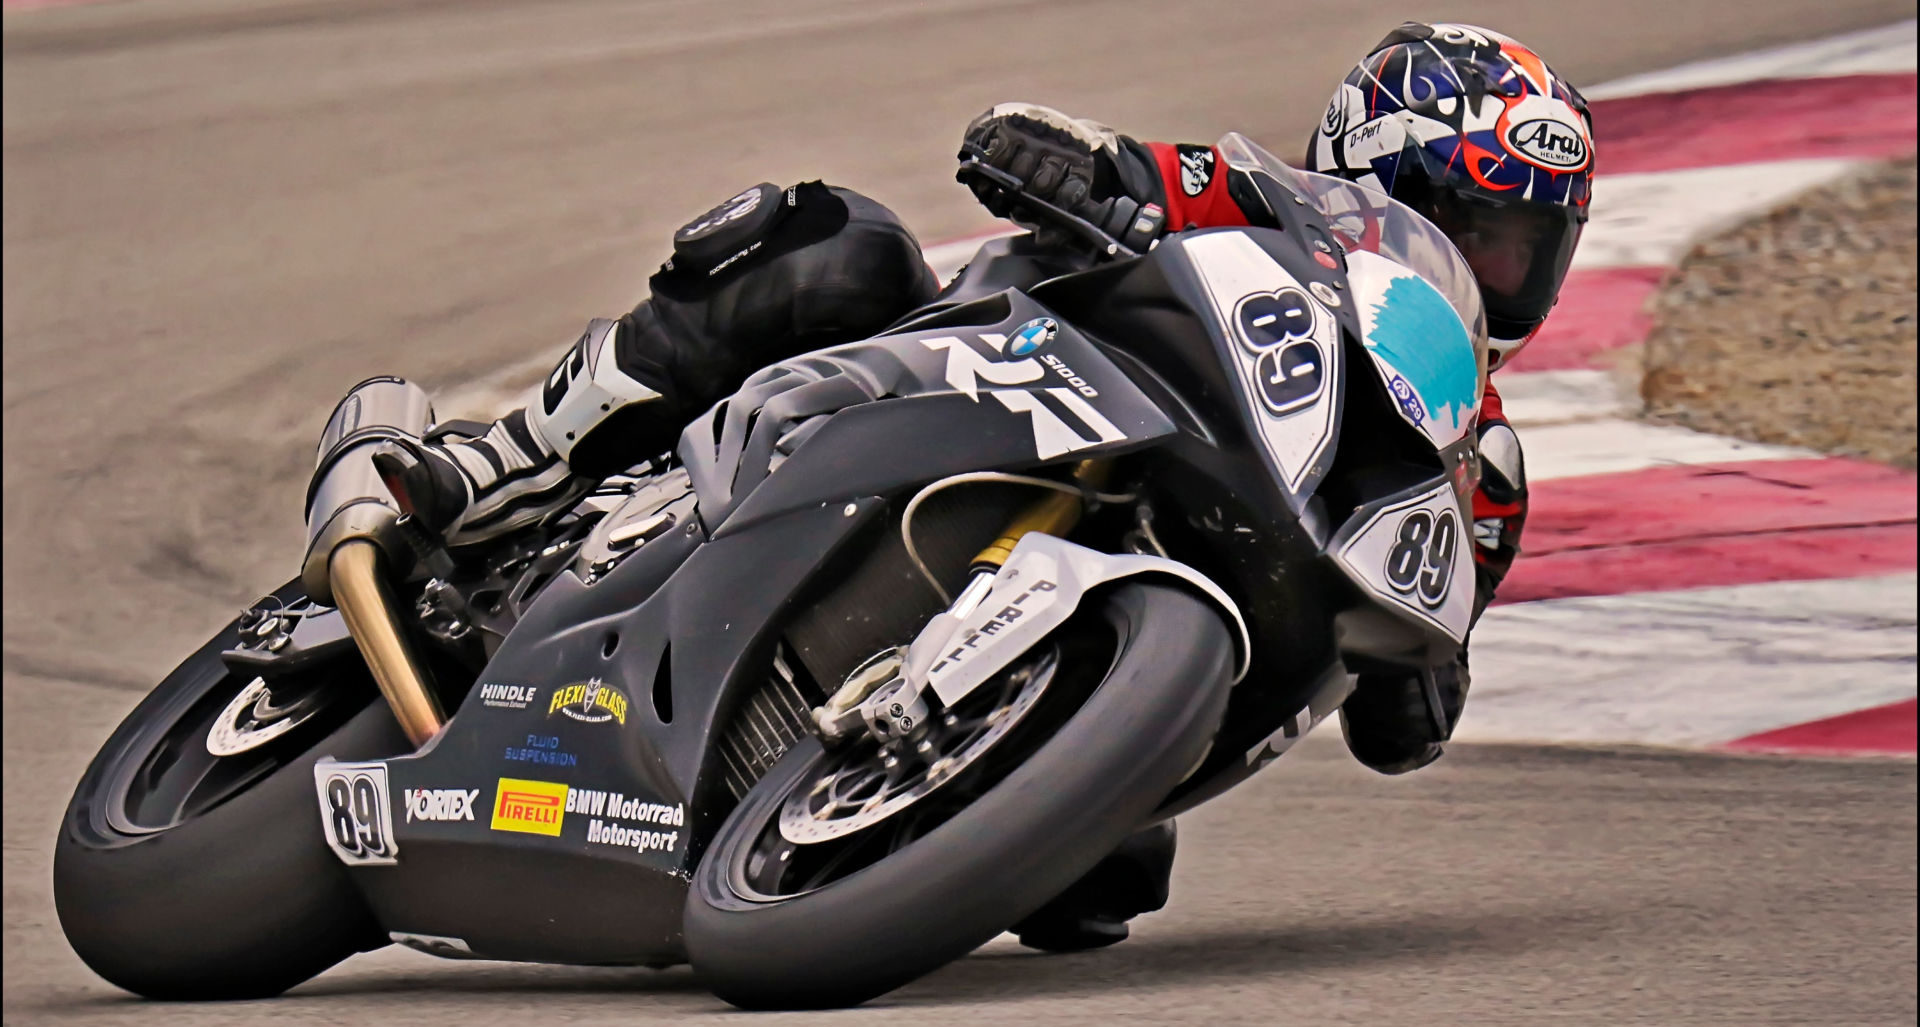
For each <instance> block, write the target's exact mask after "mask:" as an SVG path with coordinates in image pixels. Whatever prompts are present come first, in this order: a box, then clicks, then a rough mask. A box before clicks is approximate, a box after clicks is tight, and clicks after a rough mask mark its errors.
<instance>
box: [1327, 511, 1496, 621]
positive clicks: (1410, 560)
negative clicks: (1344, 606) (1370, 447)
mask: <svg viewBox="0 0 1920 1027" xmlns="http://www.w3.org/2000/svg"><path fill="white" fill-rule="evenodd" d="M1355 518H1356V522H1357V523H1356V524H1351V525H1349V526H1348V527H1346V528H1343V529H1342V530H1341V532H1340V534H1339V535H1337V536H1335V538H1334V541H1333V543H1332V545H1331V546H1330V547H1329V548H1330V549H1331V550H1332V552H1333V553H1334V556H1335V557H1336V559H1338V561H1339V564H1340V569H1341V570H1343V571H1345V572H1346V574H1347V576H1348V577H1350V578H1352V579H1353V580H1354V581H1355V582H1356V583H1358V584H1359V585H1360V587H1362V588H1364V589H1366V590H1367V591H1369V592H1372V593H1373V594H1374V595H1377V596H1379V597H1380V598H1382V599H1385V600H1387V601H1388V602H1389V603H1390V604H1391V605H1393V606H1396V607H1398V608H1399V609H1402V610H1405V611H1406V612H1408V613H1410V614H1412V615H1414V616H1415V617H1417V618H1419V619H1421V620H1424V621H1426V622H1427V623H1429V624H1432V625H1434V626H1436V627H1438V628H1440V629H1441V630H1443V631H1445V632H1446V633H1447V634H1448V635H1450V636H1451V637H1452V638H1453V639H1454V640H1455V641H1462V640H1465V638H1466V637H1467V627H1468V623H1469V621H1470V620H1471V619H1472V616H1473V590H1474V587H1475V585H1474V577H1473V552H1472V549H1473V547H1472V545H1471V544H1470V538H1469V533H1468V530H1467V529H1468V523H1467V520H1466V518H1465V517H1464V516H1463V515H1462V513H1461V509H1460V501H1459V500H1458V498H1456V496H1455V494H1454V490H1453V485H1452V484H1451V483H1450V482H1448V481H1444V480H1443V481H1439V482H1437V483H1435V484H1434V486H1433V487H1432V488H1430V489H1427V490H1426V491H1424V492H1421V493H1419V494H1417V495H1414V496H1412V497H1410V498H1406V499H1402V500H1399V501H1397V502H1391V503H1388V504H1386V505H1384V506H1382V507H1381V508H1380V509H1378V510H1375V511H1374V512H1373V513H1372V514H1371V515H1366V516H1364V518H1363V516H1362V515H1360V514H1356V515H1355Z"/></svg>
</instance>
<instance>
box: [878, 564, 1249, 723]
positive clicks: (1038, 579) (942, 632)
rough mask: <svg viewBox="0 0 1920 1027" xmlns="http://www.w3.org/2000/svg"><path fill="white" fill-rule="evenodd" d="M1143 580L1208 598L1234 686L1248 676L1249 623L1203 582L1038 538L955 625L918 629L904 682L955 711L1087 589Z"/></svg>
mask: <svg viewBox="0 0 1920 1027" xmlns="http://www.w3.org/2000/svg"><path fill="white" fill-rule="evenodd" d="M1142 574H1164V575H1169V576H1172V577H1175V578H1179V579H1180V580H1182V581H1185V582H1186V583H1188V584H1189V585H1192V586H1193V587H1194V588H1196V589H1198V590H1199V591H1200V592H1201V593H1202V594H1204V595H1205V596H1207V597H1208V598H1210V599H1212V600H1213V603H1214V605H1215V606H1216V607H1217V608H1218V609H1219V610H1220V612H1221V613H1222V614H1223V615H1225V616H1226V618H1227V619H1228V621H1229V622H1230V623H1231V624H1232V626H1233V631H1234V641H1235V644H1236V647H1237V649H1238V652H1237V653H1236V657H1237V659H1236V662H1235V664H1234V681H1236V682H1237V681H1239V680H1240V679H1241V678H1242V677H1244V676H1246V673H1247V666H1248V663H1249V661H1250V660H1251V658H1252V651H1253V646H1252V638H1251V636H1250V635H1248V633H1247V624H1246V620H1245V619H1244V618H1243V617H1241V615H1240V609H1239V607H1237V606H1235V605H1234V602H1233V600H1232V599H1231V598H1229V597H1228V596H1227V593H1226V591H1225V590H1223V589H1222V588H1221V587H1220V586H1219V585H1217V584H1215V583H1214V582H1213V581H1212V580H1211V579H1209V578H1208V577H1207V576H1206V575H1204V574H1201V573H1200V572H1199V571H1196V570H1194V569H1193V568H1191V567H1189V566H1187V565H1186V564H1183V563H1179V562H1177V561H1174V560H1168V559H1165V558H1163V557H1158V556H1140V555H1134V554H1116V553H1102V552H1100V551H1098V550H1095V549H1088V548H1086V547H1085V546H1079V545H1075V544H1074V543H1072V542H1068V541H1066V540H1065V539H1061V538H1057V537H1055V536H1052V535H1046V534H1042V533H1041V532H1037V531H1035V532H1028V533H1027V534H1026V536H1024V537H1023V538H1021V540H1020V542H1019V544H1018V545H1015V546H1014V547H1013V552H1012V553H1011V554H1010V555H1009V556H1008V557H1007V562H1006V564H1005V565H1003V566H1002V567H1001V568H1000V572H999V573H998V574H997V575H995V576H994V580H993V586H992V590H991V591H989V592H988V593H987V594H986V596H985V597H984V598H983V599H982V600H981V601H980V602H979V603H978V604H977V605H975V606H974V607H973V608H972V609H971V610H967V611H965V612H964V613H963V614H962V615H961V616H959V617H957V618H956V617H955V616H954V614H953V613H952V612H948V613H943V614H940V615H939V616H937V617H935V618H934V619H933V620H932V621H931V622H929V623H928V624H927V626H926V627H925V628H924V629H922V630H921V632H920V636H919V637H918V638H916V639H914V642H913V645H912V646H911V647H909V649H908V655H907V677H908V678H909V679H910V680H913V681H916V682H922V683H924V684H925V685H926V687H927V688H929V689H930V690H932V692H933V693H934V694H935V695H937V696H939V697H940V701H941V702H942V703H943V704H945V705H947V706H952V705H953V704H954V703H956V702H959V701H960V699H961V698H962V697H963V696H965V695H966V694H967V693H968V692H971V691H972V690H973V689H975V688H977V687H979V686H980V684H981V683H982V682H984V681H986V680H987V679H989V678H991V677H993V675H994V674H996V673H998V672H999V671H1000V670H1001V669H1002V668H1004V667H1005V666H1006V665H1007V664H1008V663H1010V662H1011V661H1012V660H1013V659H1014V658H1015V657H1017V656H1019V655H1020V654H1021V653H1024V652H1026V651H1027V650H1028V649H1031V648H1032V647H1033V646H1034V645H1035V644H1036V643H1038V642H1039V641H1040V640H1041V639H1042V638H1045V637H1046V636H1047V633H1048V632H1050V631H1052V630H1053V629H1054V628H1057V627H1059V626H1060V625H1061V624H1063V623H1065V622H1066V620H1067V618H1068V617H1069V616H1071V615H1072V614H1073V611H1074V610H1076V609H1078V608H1079V606H1080V603H1081V601H1082V600H1083V599H1085V597H1086V594H1087V592H1088V591H1089V590H1091V589H1093V588H1094V587H1095V586H1098V585H1100V584H1102V583H1104V582H1108V581H1115V580H1118V579H1120V578H1128V577H1135V576H1138V575H1142Z"/></svg>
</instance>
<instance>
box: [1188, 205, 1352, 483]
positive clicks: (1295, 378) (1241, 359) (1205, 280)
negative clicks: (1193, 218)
mask: <svg viewBox="0 0 1920 1027" xmlns="http://www.w3.org/2000/svg"><path fill="white" fill-rule="evenodd" d="M1185 245H1186V253H1187V255H1188V256H1189V257H1190V258H1191V259H1192V261H1193V267H1194V269H1195V270H1196V271H1198V272H1199V275H1200V280H1201V284H1202V285H1203V286H1204V287H1205V288H1206V291H1207V295H1208V297H1209V298H1210V299H1211V300H1212V301H1213V307H1214V311H1215V313H1216V314H1217V315H1218V317H1219V319H1220V324H1221V325H1222V326H1223V327H1224V330H1225V331H1226V332H1227V333H1228V334H1229V335H1230V336H1231V337H1232V338H1233V340H1234V342H1235V343H1236V345H1235V346H1234V347H1233V350H1234V353H1235V355H1236V356H1237V357H1238V359H1237V360H1235V361H1234V362H1233V364H1234V367H1235V368H1237V369H1238V371H1239V374H1240V381H1241V384H1242V385H1243V386H1245V388H1246V394H1247V396H1248V397H1250V398H1251V400H1252V406H1253V407H1254V408H1255V409H1254V414H1255V419H1256V421H1257V422H1258V424H1259V425H1260V432H1261V437H1262V441H1264V442H1265V444H1266V450H1267V455H1268V456H1270V457H1271V458H1272V459H1273V463H1274V468H1275V470H1276V472H1277V474H1278V477H1279V479H1280V481H1281V483H1282V484H1283V485H1284V486H1285V487H1286V488H1287V490H1288V491H1289V492H1294V493H1298V492H1300V491H1301V490H1302V488H1303V486H1305V485H1306V484H1307V483H1308V482H1309V481H1310V480H1311V479H1312V478H1313V477H1315V476H1316V473H1317V472H1320V471H1324V470H1325V469H1326V466H1327V464H1328V463H1330V462H1331V461H1332V459H1333V452H1332V447H1331V445H1330V443H1331V442H1332V440H1333V425H1334V416H1335V414H1336V413H1337V412H1338V410H1339V404H1338V402H1337V400H1336V398H1335V397H1337V396H1338V394H1339V390H1340V364H1341V347H1340V328H1339V325H1338V324H1337V323H1336V322H1335V321H1334V319H1333V312H1332V311H1330V310H1328V309H1327V308H1326V307H1325V306H1324V305H1322V304H1321V303H1320V301H1319V300H1317V299H1315V298H1313V296H1312V295H1311V294H1310V293H1309V291H1308V290H1307V288H1306V287H1304V286H1302V285H1301V284H1300V282H1299V281H1298V280H1297V279H1295V278H1294V277H1293V276H1292V275H1291V274H1289V273H1287V271H1286V269H1285V268H1282V267H1281V266H1280V264H1279V263H1278V262H1277V261H1275V260H1274V259H1273V258H1272V257H1270V256H1268V255H1267V254H1266V252H1265V251H1263V250H1261V249H1260V247H1259V245H1258V244H1256V243H1255V242H1254V241H1253V240H1252V239H1249V238H1248V237H1247V236H1245V235H1243V234H1241V233H1239V232H1223V233H1219V234H1213V235H1202V236H1197V237H1195V238H1193V239H1191V240H1189V241H1187V243H1186V244H1185Z"/></svg>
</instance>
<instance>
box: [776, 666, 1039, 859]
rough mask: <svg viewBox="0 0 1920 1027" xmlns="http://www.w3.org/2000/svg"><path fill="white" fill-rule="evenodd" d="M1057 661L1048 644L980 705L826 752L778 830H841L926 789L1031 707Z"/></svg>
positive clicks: (792, 834)
mask: <svg viewBox="0 0 1920 1027" xmlns="http://www.w3.org/2000/svg"><path fill="white" fill-rule="evenodd" d="M1059 662H1060V658H1059V654H1058V653H1057V652H1054V651H1049V652H1048V653H1047V654H1046V655H1045V656H1043V657H1041V658H1040V659H1039V660H1038V661H1037V662H1035V663H1033V664H1030V665H1027V666H1024V667H1021V668H1020V669H1018V670H1015V671H1013V672H1011V673H1009V674H1008V675H1007V676H1006V678H1005V679H1004V680H1005V683H1004V685H1003V687H1002V688H1001V689H1000V692H999V694H998V695H997V696H995V697H994V700H993V702H991V703H990V704H987V706H986V708H985V709H984V710H980V711H978V712H968V711H966V710H965V709H964V705H965V704H963V707H962V708H961V709H955V710H950V711H948V712H947V713H945V714H943V715H941V716H939V717H936V718H933V720H932V721H931V723H929V724H927V725H926V727H925V729H924V732H923V733H917V734H916V735H914V736H912V737H910V738H909V739H907V740H905V741H904V742H902V743H896V744H890V745H887V746H881V745H878V744H865V743H864V742H863V743H858V744H855V745H852V746H849V747H848V748H847V749H846V750H844V751H843V752H842V753H840V754H837V755H834V756H830V757H829V758H828V759H827V760H826V761H825V762H824V763H822V764H821V765H820V767H819V768H818V771H817V772H816V775H815V777H814V778H813V780H812V781H811V782H810V783H806V782H803V783H801V784H798V785H796V786H795V788H794V790H793V791H792V792H791V793H789V794H788V796H787V799H786V802H784V803H783V804H782V805H781V808H780V836H781V837H782V838H785V839H786V840H787V841H789V842H792V843H794V844H796V845H809V844H814V843H818V842H824V841H830V840H832V839H835V838H843V837H846V836H847V835H850V834H853V833H855V832H857V831H864V830H866V829H867V828H869V827H872V826H873V825H875V824H878V823H880V822H881V821H883V820H885V819H887V818H888V817H891V816H893V815H894V814H896V813H898V812H900V811H901V810H903V809H906V808H907V807H909V806H912V805H913V804H914V803H916V802H919V801H920V800H921V799H924V798H926V797H927V796H928V795H931V794H932V793H933V792H935V791H936V790H938V789H939V788H940V787H941V786H943V785H945V784H946V783H947V782H949V781H952V780H953V779H954V778H955V777H957V776H958V775H959V774H960V773H961V772H962V771H964V770H966V769H967V768H968V767H970V766H972V765H973V764H974V763H975V762H976V761H977V760H979V758H980V757H981V756H982V755H985V753H986V752H987V750H988V749H990V748H992V747H993V745H994V743H996V742H998V741H999V740H1000V739H1001V738H1002V737H1004V736H1005V735H1006V733H1007V732H1009V731H1011V730H1013V728H1014V726H1015V725H1017V724H1019V723H1020V722H1021V721H1022V720H1024V719H1025V718H1026V716H1027V714H1028V713H1030V712H1032V710H1033V707H1034V704H1035V703H1036V702H1037V701H1038V700H1039V698H1040V694H1041V693H1042V692H1044V691H1046V688H1047V685H1048V684H1049V683H1050V682H1051V681H1052V680H1053V676H1054V673H1055V671H1056V670H1057V669H1058V667H1059ZM975 695H978V693H977V692H976V693H975ZM969 698H971V697H969Z"/></svg>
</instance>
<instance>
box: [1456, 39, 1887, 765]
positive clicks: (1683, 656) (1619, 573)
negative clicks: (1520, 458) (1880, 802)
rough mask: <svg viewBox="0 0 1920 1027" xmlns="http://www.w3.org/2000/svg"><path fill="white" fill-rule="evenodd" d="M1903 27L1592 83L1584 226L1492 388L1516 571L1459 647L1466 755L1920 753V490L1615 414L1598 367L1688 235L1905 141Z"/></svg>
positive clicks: (1621, 403)
mask: <svg viewBox="0 0 1920 1027" xmlns="http://www.w3.org/2000/svg"><path fill="white" fill-rule="evenodd" d="M1914 33H1915V25H1914V23H1913V22H1906V23H1904V24H1900V25H1895V26H1890V27H1888V28H1885V29H1879V30H1874V31H1870V32H1862V33H1854V34H1851V35H1848V36H1844V37H1839V38H1836V39H1830V40H1820V41H1815V42H1810V43H1806V44H1802V45H1799V46H1794V47H1787V48H1782V49H1779V50H1774V51H1770V52H1767V53H1761V54H1749V55H1743V56H1739V57H1733V58H1727V59H1725V60H1719V61H1713V62H1709V63H1706V64H1701V65H1693V66H1689V67H1685V68H1677V69H1674V70H1672V71H1668V72H1662V73H1659V74H1656V75H1646V76H1639V77H1636V78H1633V79H1628V80H1623V81H1621V82H1617V83H1611V84H1608V85H1606V86H1602V87H1599V88H1596V89H1593V90H1591V91H1590V92H1589V96H1591V97H1592V98H1594V104H1593V109H1594V126H1595V135H1596V137H1597V146H1596V151H1597V153H1598V155H1599V159H1600V161H1601V169H1602V170H1601V175H1600V180H1599V182H1598V183H1597V184H1596V188H1595V190H1594V207H1593V221H1592V223H1591V225H1590V226H1589V228H1588V230H1587V235H1586V237H1585V238H1584V239H1583V240H1582V242H1581V250H1580V254H1579V256H1578V257H1577V258H1576V263H1575V270H1574V271H1573V273H1572V274H1571V275H1570V276H1569V280H1568V284H1567V289H1566V292H1565V294H1564V298H1563V300H1562V303H1561V305H1560V308H1559V309H1558V310H1556V311H1555V313H1554V316H1553V319H1552V320H1551V321H1550V322H1549V323H1548V325H1547V328H1546V329H1545V330H1544V331H1543V332H1542V333H1541V335H1540V337H1539V338H1537V339H1536V340H1534V342H1533V344H1532V345H1531V346H1529V347H1528V349H1527V350H1526V352H1524V353H1523V354H1521V356H1520V357H1519V358H1517V359H1516V360H1515V361H1514V365H1513V367H1512V368H1511V369H1509V370H1507V371H1504V372H1502V374H1501V391H1502V394H1503V395H1504V396H1506V397H1507V410H1508V413H1509V415H1510V416H1511V417H1512V419H1513V420H1514V422H1515V424H1516V426H1517V427H1518V429H1519V431H1520V435H1521V439H1522V442H1523V444H1524V445H1525V446H1526V452H1527V458H1528V465H1529V468H1528V469H1529V473H1530V477H1531V482H1532V485H1531V487H1532V496H1533V508H1532V514H1531V518H1530V520H1529V522H1528V525H1527V532H1526V538H1525V550H1526V551H1525V553H1524V555H1522V557H1521V558H1520V560H1519V561H1518V562H1517V563H1516V564H1515V566H1514V571H1513V574H1512V576H1511V577H1510V578H1509V579H1508V581H1507V583H1506V585H1505V586H1504V587H1503V588H1502V592H1501V597H1500V603H1501V604H1502V605H1498V606H1495V607H1494V608H1493V609H1491V610H1489V611H1488V612H1487V614H1486V616H1485V617H1484V618H1483V619H1482V621H1481V623H1480V625H1479V627H1478V629H1477V630H1476V631H1475V633H1474V656H1473V664H1474V685H1473V690H1474V696H1473V702H1472V703H1471V704H1470V706H1469V711H1468V713H1467V715H1466V716H1465V717H1464V718H1463V719H1462V722H1461V725H1460V732H1459V737H1461V738H1463V739H1471V740H1481V741H1552V742H1592V743H1623V742H1624V743H1636V744H1649V745H1675V746H1687V747H1705V748H1722V749H1728V750H1734V751H1754V752H1784V753H1801V754H1807V755H1904V756H1911V755H1913V754H1914V750H1915V731H1914V688H1915V685H1914V681H1915V666H1916V661H1915V653H1916V644H1915V629H1916V620H1917V618H1916V602H1915V585H1916V580H1915V573H1914V570H1915V563H1916V561H1915V478H1914V475H1913V474H1912V473H1910V472H1904V471H1897V470H1894V469H1891V468H1887V467H1883V466H1879V465H1876V464H1869V463H1865V462H1862V461H1855V460H1845V459H1838V458H1822V457H1820V456H1818V455H1817V454H1813V453H1808V452H1804V451H1799V450H1793V449H1789V448H1785V447H1779V446H1763V445H1756V444H1753V443H1748V442H1741V441H1738V440H1733V439H1725V438H1720V437H1717V436H1712V435H1706V434H1702V433H1698V432H1692V431H1687V430H1685V429H1680V428H1671V427H1663V426H1656V425H1649V424H1644V423H1639V422H1635V421H1629V420H1624V419H1622V414H1623V413H1624V412H1626V411H1629V410H1632V409H1636V408H1637V407H1638V399H1637V397H1634V396H1631V395H1622V394H1621V393H1620V391H1619V388H1620V385H1619V383H1618V380H1617V379H1616V377H1615V376H1614V374H1613V373H1612V372H1610V371H1608V370H1605V369H1604V368H1605V367H1606V365H1607V364H1608V362H1609V360H1608V356H1609V353H1610V351H1612V350H1616V349H1618V348H1620V347H1622V346H1627V345H1631V344H1633V343H1636V342H1639V341H1641V340H1642V339H1644V338H1645V336H1646V333H1647V330H1648V327H1649V323H1648V318H1647V315H1646V313H1645V311H1644V305H1645V303H1646V301H1647V299H1648V298H1649V297H1650V296H1651V295H1652V294H1653V292H1654V290H1656V289H1657V288H1658V287H1659V285H1660V283H1661V282H1662V280H1663V279H1664V278H1665V276H1666V274H1667V272H1668V270H1669V269H1670V268H1671V267H1672V266H1673V265H1675V264H1676V263H1678V261H1679V259H1680V258H1681V256H1683V255H1684V253H1685V252H1686V249H1687V247H1688V246H1690V245H1691V244H1692V243H1693V241H1695V240H1696V239H1698V238H1700V237H1701V236H1703V235H1705V234H1707V233H1709V232H1711V231H1714V230H1715V229H1718V228H1721V227H1723V226H1726V225H1728V224H1731V223H1733V222H1736V221H1738V220H1739V219H1740V218H1742V217H1744V216H1746V215H1748V214H1750V213H1753V212H1757V211H1759V210H1764V209H1766V208H1768V207H1771V206H1773V205H1775V204H1777V203H1779V202H1781V201H1784V200H1786V199H1788V198H1790V197H1791V196H1793V195H1794V194H1796V193H1799V192H1802V191H1804V190H1806V189H1808V188H1811V187H1813V186H1816V185H1819V184H1821V183H1823V182H1826V181H1829V180H1831V179H1833V178H1835V177H1837V176H1839V175H1843V174H1845V173H1847V172H1849V171H1852V170H1854V169H1855V168H1857V167H1859V166H1861V165H1862V164H1863V163H1864V162H1867V161H1872V160H1877V159H1884V158H1888V157H1892V156H1896V155H1899V154H1902V153H1910V152H1912V151H1913V149H1914V141H1915V127H1914V126H1915V121H1914V116H1915V100H1914V96H1915V76H1914V68H1915V41H1914V40H1915V35H1914Z"/></svg>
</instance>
